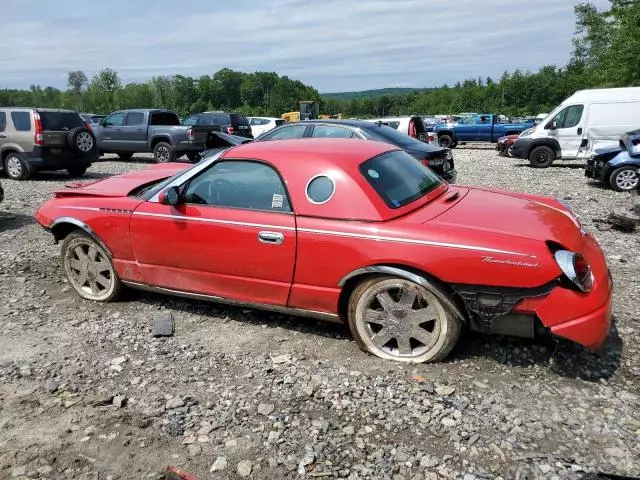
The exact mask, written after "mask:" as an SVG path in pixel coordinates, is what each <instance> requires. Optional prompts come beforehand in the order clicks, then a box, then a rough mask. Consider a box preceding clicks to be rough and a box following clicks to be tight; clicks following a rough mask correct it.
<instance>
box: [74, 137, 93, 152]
mask: <svg viewBox="0 0 640 480" xmlns="http://www.w3.org/2000/svg"><path fill="white" fill-rule="evenodd" d="M76 145H77V146H78V150H80V151H81V152H84V153H87V152H90V151H91V150H92V149H93V138H92V137H91V135H90V134H89V133H88V132H80V133H79V134H78V136H77V137H76Z"/></svg>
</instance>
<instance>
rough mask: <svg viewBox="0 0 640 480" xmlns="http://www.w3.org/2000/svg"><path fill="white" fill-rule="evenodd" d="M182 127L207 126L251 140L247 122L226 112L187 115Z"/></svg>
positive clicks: (243, 117)
mask: <svg viewBox="0 0 640 480" xmlns="http://www.w3.org/2000/svg"><path fill="white" fill-rule="evenodd" d="M182 124H183V125H190V126H193V125H207V126H211V127H213V128H212V130H214V131H216V132H222V133H229V134H231V135H239V136H241V137H246V138H253V134H252V133H251V126H250V125H249V120H248V119H247V117H245V116H244V115H240V114H239V113H226V112H204V113H197V114H195V115H189V116H188V117H186V118H185V119H184V120H182Z"/></svg>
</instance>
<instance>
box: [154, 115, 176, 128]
mask: <svg viewBox="0 0 640 480" xmlns="http://www.w3.org/2000/svg"><path fill="white" fill-rule="evenodd" d="M149 125H169V126H174V125H180V119H179V118H178V115H176V114H175V113H173V112H154V113H152V114H151V121H150V122H149Z"/></svg>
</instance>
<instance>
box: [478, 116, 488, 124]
mask: <svg viewBox="0 0 640 480" xmlns="http://www.w3.org/2000/svg"><path fill="white" fill-rule="evenodd" d="M480 123H482V124H487V123H489V116H488V115H482V116H481V117H480Z"/></svg>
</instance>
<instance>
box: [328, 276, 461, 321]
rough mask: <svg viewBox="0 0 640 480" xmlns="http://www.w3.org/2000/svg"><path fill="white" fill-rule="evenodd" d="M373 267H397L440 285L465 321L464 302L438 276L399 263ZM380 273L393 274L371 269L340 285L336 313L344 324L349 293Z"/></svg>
mask: <svg viewBox="0 0 640 480" xmlns="http://www.w3.org/2000/svg"><path fill="white" fill-rule="evenodd" d="M373 267H391V268H397V269H399V270H403V271H405V272H408V273H411V274H414V275H417V276H419V277H422V278H424V279H426V280H427V281H429V282H430V283H432V284H434V285H436V286H438V287H440V288H441V289H442V291H443V292H445V293H446V294H447V295H448V297H449V300H451V301H452V302H453V305H454V307H455V308H456V309H457V310H458V313H460V315H461V316H462V317H463V318H462V319H463V320H464V321H465V322H467V321H468V318H467V310H466V307H465V306H464V302H463V301H462V298H460V296H459V295H458V294H457V293H456V292H455V291H454V290H453V288H451V287H450V286H449V285H447V284H446V283H445V282H443V281H442V280H440V279H439V278H437V277H435V276H433V275H431V274H429V273H427V272H425V271H422V270H419V269H417V268H414V267H409V266H406V265H399V264H384V265H373ZM380 275H389V276H393V274H392V273H384V272H378V271H371V272H364V273H362V274H360V275H356V276H354V277H352V278H350V279H348V280H347V281H346V282H345V284H344V285H343V286H342V290H341V291H340V296H339V297H338V314H339V316H340V319H341V320H342V321H343V322H345V324H346V323H347V312H348V309H349V299H350V298H351V294H352V293H353V291H354V290H355V289H356V287H357V286H358V285H359V284H361V283H362V282H364V281H366V280H368V279H370V278H371V277H376V276H380Z"/></svg>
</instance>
